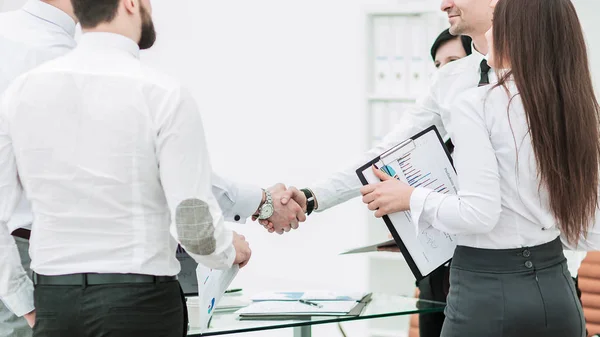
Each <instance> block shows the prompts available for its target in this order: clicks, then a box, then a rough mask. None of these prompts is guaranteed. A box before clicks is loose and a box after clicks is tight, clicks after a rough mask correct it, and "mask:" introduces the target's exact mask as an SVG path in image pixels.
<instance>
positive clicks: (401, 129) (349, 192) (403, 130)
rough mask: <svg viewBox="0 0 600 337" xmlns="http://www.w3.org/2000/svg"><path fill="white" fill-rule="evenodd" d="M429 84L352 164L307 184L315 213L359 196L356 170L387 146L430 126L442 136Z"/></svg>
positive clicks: (435, 95) (433, 90) (435, 93)
mask: <svg viewBox="0 0 600 337" xmlns="http://www.w3.org/2000/svg"><path fill="white" fill-rule="evenodd" d="M433 83H434V85H432V87H431V88H429V90H428V91H427V92H426V94H425V95H424V96H422V97H421V98H420V99H419V100H418V102H417V103H416V104H415V106H413V107H411V108H409V109H407V111H406V112H405V114H404V116H403V117H402V119H401V120H400V122H398V124H396V126H395V127H394V129H393V130H392V131H391V132H390V133H388V134H387V135H386V136H385V137H384V139H383V140H382V141H381V142H380V143H379V144H377V145H376V146H375V147H373V148H372V149H370V150H369V151H367V152H366V153H364V154H363V155H362V156H361V157H360V158H359V159H358V160H357V161H356V162H355V163H354V164H353V165H351V166H349V167H346V168H345V169H343V170H341V171H339V172H335V173H334V174H332V175H331V176H329V177H328V178H327V179H325V180H323V181H321V182H318V183H316V184H315V185H313V186H311V190H312V191H313V193H314V195H315V197H316V199H317V203H318V207H319V208H318V209H317V212H321V211H324V210H326V209H328V208H331V207H333V206H336V205H339V204H341V203H343V202H346V201H348V200H350V199H352V198H355V197H357V196H360V188H361V187H362V184H361V182H360V180H359V179H358V176H357V175H356V169H357V168H359V167H361V166H363V165H364V164H365V163H367V162H368V161H370V160H372V159H373V158H376V157H377V156H379V155H380V154H382V153H383V152H385V151H387V150H389V149H390V148H391V147H393V146H395V145H398V144H400V143H401V142H403V141H405V140H406V139H407V138H409V137H411V136H413V135H414V134H416V133H418V132H419V131H422V130H423V129H426V128H428V127H430V126H432V125H435V126H436V127H437V128H438V130H439V131H440V134H441V135H442V137H444V136H445V135H446V130H445V128H444V124H443V123H442V119H441V115H440V106H439V103H438V100H439V99H438V91H439V90H438V88H437V86H436V85H435V83H437V80H434V81H433Z"/></svg>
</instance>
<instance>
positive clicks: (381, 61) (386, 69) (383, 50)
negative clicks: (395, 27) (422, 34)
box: [372, 16, 393, 95]
mask: <svg viewBox="0 0 600 337" xmlns="http://www.w3.org/2000/svg"><path fill="white" fill-rule="evenodd" d="M373 42H374V54H373V57H374V60H372V61H373V62H374V63H373V76H374V78H373V91H374V92H375V93H377V94H383V95H387V94H391V93H392V84H393V82H392V69H391V63H390V57H391V56H392V48H393V40H392V29H391V25H390V18H389V17H387V16H377V17H374V18H373Z"/></svg>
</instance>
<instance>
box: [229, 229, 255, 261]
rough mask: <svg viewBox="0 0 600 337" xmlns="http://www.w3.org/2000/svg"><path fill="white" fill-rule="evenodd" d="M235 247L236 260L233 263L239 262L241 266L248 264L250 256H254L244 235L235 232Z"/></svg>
mask: <svg viewBox="0 0 600 337" xmlns="http://www.w3.org/2000/svg"><path fill="white" fill-rule="evenodd" d="M233 247H234V248H235V260H234V261H233V264H239V265H240V268H243V267H244V266H245V265H247V264H248V261H249V260H250V256H252V250H250V244H249V243H248V241H246V238H245V237H244V236H243V235H239V234H238V233H236V232H233Z"/></svg>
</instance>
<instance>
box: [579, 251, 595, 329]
mask: <svg viewBox="0 0 600 337" xmlns="http://www.w3.org/2000/svg"><path fill="white" fill-rule="evenodd" d="M578 275H579V289H581V302H582V303H583V312H584V314H585V321H586V324H587V329H588V332H589V334H590V336H591V335H594V334H600V252H589V253H588V254H587V256H586V258H585V260H583V263H582V264H581V267H580V268H579V273H578Z"/></svg>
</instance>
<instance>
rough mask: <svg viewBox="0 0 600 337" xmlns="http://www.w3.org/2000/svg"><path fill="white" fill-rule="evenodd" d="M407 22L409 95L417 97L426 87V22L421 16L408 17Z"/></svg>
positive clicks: (427, 42)
mask: <svg viewBox="0 0 600 337" xmlns="http://www.w3.org/2000/svg"><path fill="white" fill-rule="evenodd" d="M408 23H409V26H410V27H409V29H407V32H410V34H409V36H410V37H411V42H410V48H411V57H410V60H409V69H410V79H409V95H410V96H412V97H418V96H419V95H420V94H421V92H422V91H423V90H424V89H426V88H427V78H428V73H427V63H430V61H429V59H427V57H428V56H427V55H428V53H427V51H428V48H427V47H428V45H429V43H430V42H429V41H428V39H427V26H426V24H427V22H425V21H424V20H423V18H422V17H421V16H411V17H409V18H408ZM432 42H433V41H432Z"/></svg>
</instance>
